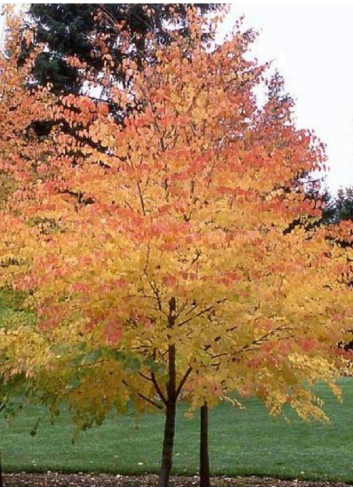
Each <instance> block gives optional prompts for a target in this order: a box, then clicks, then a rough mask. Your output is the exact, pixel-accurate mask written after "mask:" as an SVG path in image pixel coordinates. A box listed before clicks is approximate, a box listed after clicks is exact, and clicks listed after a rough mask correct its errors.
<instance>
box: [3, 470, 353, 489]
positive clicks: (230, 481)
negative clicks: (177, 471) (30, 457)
mask: <svg viewBox="0 0 353 489" xmlns="http://www.w3.org/2000/svg"><path fill="white" fill-rule="evenodd" d="M170 482H171V483H170V485H171V486H174V487H175V486H179V487H196V486H198V478H197V477H196V476H195V477H187V476H174V477H172V478H171V481H170ZM4 485H5V486H7V487H9V486H12V487H53V486H54V487H136V486H138V487H141V486H145V487H146V486H149V487H153V486H157V485H158V477H157V476H156V475H151V474H149V475H119V474H118V475H109V474H83V473H78V474H62V473H60V472H46V473H44V474H28V473H25V472H19V473H16V474H4ZM212 485H213V486H223V487H251V486H261V487H265V486H267V487H271V486H272V487H324V486H325V487H353V486H350V485H348V484H343V483H339V482H323V481H320V482H312V481H302V480H299V479H294V480H291V481H288V480H279V479H273V478H271V477H255V476H253V477H213V478H212Z"/></svg>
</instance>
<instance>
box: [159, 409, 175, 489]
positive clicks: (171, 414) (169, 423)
mask: <svg viewBox="0 0 353 489" xmlns="http://www.w3.org/2000/svg"><path fill="white" fill-rule="evenodd" d="M175 415H176V402H175V401H174V402H173V403H168V405H167V411H166V418H165V428H164V439H163V451H162V464H161V472H160V474H159V486H160V487H167V486H168V485H169V477H170V473H171V470H172V464H173V445H174V434H175Z"/></svg>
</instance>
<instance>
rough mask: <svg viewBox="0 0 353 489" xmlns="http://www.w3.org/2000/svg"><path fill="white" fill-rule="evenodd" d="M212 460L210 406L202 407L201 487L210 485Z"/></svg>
mask: <svg viewBox="0 0 353 489" xmlns="http://www.w3.org/2000/svg"><path fill="white" fill-rule="evenodd" d="M210 486H211V482H210V462H209V457H208V407H207V403H206V402H205V404H204V405H203V406H202V407H201V408H200V487H210Z"/></svg>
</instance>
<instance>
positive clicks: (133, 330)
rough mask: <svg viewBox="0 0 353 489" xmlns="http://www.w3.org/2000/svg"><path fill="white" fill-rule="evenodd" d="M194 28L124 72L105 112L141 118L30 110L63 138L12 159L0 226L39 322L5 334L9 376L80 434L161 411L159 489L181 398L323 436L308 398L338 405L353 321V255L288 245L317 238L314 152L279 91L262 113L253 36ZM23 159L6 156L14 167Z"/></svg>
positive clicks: (318, 151) (71, 100) (324, 246)
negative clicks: (314, 427)
mask: <svg viewBox="0 0 353 489" xmlns="http://www.w3.org/2000/svg"><path fill="white" fill-rule="evenodd" d="M188 19H189V23H190V24H189V25H190V34H189V36H188V37H187V38H185V37H184V36H180V34H179V33H178V32H175V31H171V32H170V36H171V37H173V42H171V43H170V44H169V45H167V46H162V47H159V48H156V50H155V51H154V52H155V57H156V61H155V63H154V64H152V65H149V64H147V63H146V64H143V65H142V69H141V68H139V67H138V66H137V64H136V62H135V61H134V60H130V59H127V60H125V61H124V64H123V68H124V72H125V73H126V74H127V76H128V77H129V83H128V86H127V85H122V84H116V85H115V86H114V85H113V86H112V87H111V95H112V97H113V99H114V101H115V102H117V103H118V104H119V106H121V107H123V108H124V106H125V105H126V104H131V101H132V100H133V104H134V105H135V106H136V107H137V109H136V110H135V111H131V112H130V113H128V114H125V117H124V119H123V121H119V120H116V118H114V117H112V116H111V114H110V112H109V107H108V103H105V102H104V101H100V102H98V101H94V100H92V99H91V98H90V97H88V96H84V95H73V94H70V95H67V96H63V97H61V98H60V100H57V99H55V98H54V103H55V100H57V102H58V103H57V104H55V105H53V100H52V98H51V96H49V94H48V93H47V92H46V91H43V92H40V93H38V92H34V93H35V96H36V97H37V99H38V102H37V103H38V104H39V106H40V107H42V105H44V106H45V105H47V106H48V105H49V107H50V114H51V117H52V118H53V119H55V120H58V121H60V123H59V124H58V125H55V126H54V127H53V128H52V131H51V133H50V138H49V139H48V138H45V139H44V142H43V145H42V146H40V145H39V146H38V145H37V146H36V147H35V149H36V151H37V153H36V157H35V158H30V159H26V158H24V157H23V158H18V157H17V151H15V152H14V155H15V160H14V161H15V164H14V165H11V164H10V165H7V166H6V168H7V169H8V172H9V173H10V175H11V178H13V180H14V185H15V190H14V191H12V192H9V196H8V198H7V203H6V206H5V209H3V210H2V211H1V214H0V231H1V233H2V236H3V239H4V243H6V247H5V246H3V247H2V248H0V258H1V260H2V262H3V263H4V267H3V274H2V277H1V281H2V282H1V283H2V284H3V285H7V286H8V287H13V288H14V289H16V290H21V291H23V292H24V293H26V294H28V298H27V300H26V306H27V307H31V308H32V309H33V311H34V312H35V314H36V322H35V325H34V326H28V325H27V326H24V325H20V326H19V327H16V328H15V329H14V330H12V331H8V330H7V331H3V330H2V331H1V334H2V335H3V337H4V338H5V339H6V342H5V343H3V344H4V345H5V346H3V347H2V348H3V349H5V351H6V352H7V355H8V358H9V369H8V372H9V374H8V375H9V376H11V372H15V371H16V367H15V365H16V362H17V360H18V359H17V355H18V354H16V353H15V350H16V348H15V347H16V345H17V347H18V348H21V350H20V351H21V358H23V360H22V362H21V369H22V371H24V372H26V371H28V372H29V373H30V376H31V377H32V379H33V386H34V387H33V389H34V392H36V391H37V393H38V395H39V394H40V393H41V395H42V399H43V400H44V401H46V402H49V403H51V404H52V405H53V406H55V404H56V403H57V402H59V401H60V400H65V401H67V402H68V403H69V407H70V408H71V409H72V411H73V415H74V420H75V421H76V422H77V423H78V424H79V426H81V427H87V426H90V425H92V424H93V423H95V422H97V423H100V422H102V420H103V419H104V417H105V415H106V414H107V412H109V410H110V409H111V408H112V407H115V408H116V409H118V410H122V409H123V408H124V406H125V405H126V402H127V400H128V399H132V400H133V401H134V403H135V405H136V407H137V409H138V410H143V409H146V408H147V407H152V406H153V407H157V408H160V409H163V410H164V412H165V416H166V420H165V431H164V441H163V449H162V467H161V473H160V484H161V485H163V486H165V485H167V484H168V481H169V475H170V472H171V468H172V453H173V442H174V433H175V413H176V408H177V401H178V400H179V399H180V397H181V396H182V397H183V398H184V399H185V400H187V401H188V402H189V403H190V409H191V410H193V409H198V408H200V407H202V406H204V405H205V403H207V406H209V407H212V406H214V405H215V404H217V403H218V402H219V401H220V400H223V399H225V398H228V399H229V400H232V399H231V398H230V396H231V395H232V394H233V393H237V394H238V396H240V397H243V396H250V395H255V396H258V397H259V398H261V399H263V400H264V402H265V403H266V405H267V406H268V409H269V412H270V413H271V414H278V413H279V412H280V411H281V409H282V407H283V405H285V404H289V405H291V406H292V407H293V409H295V410H296V411H297V412H298V414H299V415H300V416H302V417H305V418H308V417H310V416H313V417H316V418H321V419H326V418H325V416H324V413H323V411H322V409H321V404H320V400H318V399H317V398H316V396H315V394H314V393H313V392H312V390H311V388H312V386H313V385H314V384H315V382H317V381H318V380H323V381H325V382H327V383H328V384H329V385H330V386H331V388H332V389H333V391H334V392H335V393H336V394H337V395H338V390H337V388H336V387H335V384H334V379H335V376H336V375H337V373H338V369H339V367H340V365H341V363H342V362H343V359H342V357H341V356H340V355H338V352H339V353H345V352H342V351H340V350H339V349H338V348H335V345H337V343H338V340H339V339H341V338H342V337H344V335H345V334H346V330H347V329H349V326H350V324H351V320H352V314H353V311H352V307H353V306H352V305H351V304H353V301H351V300H348V298H350V296H351V294H352V291H351V289H350V288H349V287H347V285H346V283H344V282H342V280H341V274H342V272H343V271H345V270H348V263H347V252H346V250H345V249H344V248H340V247H338V246H337V245H336V244H335V242H334V240H331V241H330V240H327V233H326V230H325V229H324V228H318V229H317V228H314V229H312V230H310V232H306V231H305V229H303V228H302V227H300V226H295V227H294V228H293V229H292V230H291V232H287V230H288V226H289V225H290V223H292V222H293V221H294V220H300V222H303V223H305V222H311V221H314V220H316V219H319V218H320V210H319V209H317V208H316V206H315V202H314V201H313V200H312V199H307V198H306V194H305V189H304V183H303V184H301V183H300V179H299V178H298V176H299V175H302V174H303V173H308V172H310V171H312V170H315V169H318V167H320V163H321V161H322V160H323V159H324V154H323V149H322V146H321V145H320V143H319V142H318V141H317V140H316V139H315V137H314V136H313V135H312V134H311V133H310V132H308V131H299V130H297V129H296V128H295V125H294V123H293V122H292V119H291V105H290V104H288V103H287V102H286V101H285V100H283V103H281V104H278V93H279V89H280V85H281V81H280V80H279V79H278V78H276V77H275V78H273V79H271V80H267V82H268V85H269V88H270V90H269V97H268V102H267V103H266V104H265V105H264V106H263V107H258V106H257V104H256V98H255V96H254V94H253V89H254V88H255V87H256V86H258V85H259V84H260V83H261V82H262V80H264V79H265V80H266V73H265V70H266V67H265V66H259V65H257V63H256V62H254V61H249V60H248V58H247V56H246V52H247V49H248V46H249V44H250V43H251V42H252V41H253V39H254V37H255V35H254V33H253V32H252V31H247V32H242V31H241V30H240V27H239V28H238V31H237V32H236V33H235V34H234V36H233V37H232V38H231V39H230V40H228V41H227V42H225V43H224V44H222V45H221V46H217V47H214V48H212V46H207V45H205V43H204V42H203V38H204V31H205V29H209V30H211V26H209V25H207V24H204V23H200V20H199V19H198V16H197V13H196V12H195V10H193V9H191V8H190V10H189V11H188ZM150 42H151V43H154V42H155V41H154V38H153V36H152V37H151V39H150ZM211 48H212V49H211ZM70 62H71V63H72V64H74V65H75V64H76V66H77V65H78V66H80V67H81V69H84V67H83V66H82V65H81V64H79V61H77V60H73V59H71V60H70ZM5 89H6V90H7V91H9V90H10V91H11V86H6V87H5ZM22 89H23V84H22ZM277 89H278V90H277ZM27 90H28V88H27ZM7 93H8V92H7ZM274 111H275V112H276V113H275V114H274ZM64 123H65V124H67V125H68V127H72V128H74V129H75V133H74V134H71V133H70V131H67V130H61V127H62V126H63V125H64ZM8 124H10V121H9V120H8ZM27 125H28V124H27ZM77 134H78V135H79V136H80V137H79V138H77V137H76V136H77ZM17 135H18V136H17V137H18V139H19V141H20V143H19V147H20V148H21V144H22V141H23V131H22V132H21V131H18V133H17ZM97 148H99V149H97ZM11 154H12V152H10V150H9V149H8V147H7V146H6V145H4V147H3V148H2V153H1V159H2V164H3V165H4V164H5V163H4V162H7V161H8V160H10V161H12V159H11V158H13V157H11ZM9 250H10V251H9ZM343 298H344V300H343ZM342 304H345V305H344V307H342ZM26 334H28V335H30V337H31V338H32V341H33V344H34V345H35V347H34V348H33V349H31V351H30V352H27V353H25V354H24V355H23V357H22V351H23V349H24V344H25V343H26V342H25V340H24V338H26ZM26 341H28V339H27V340H26ZM26 344H27V343H26ZM11 361H12V363H11ZM117 386H119V387H117ZM233 402H235V401H233Z"/></svg>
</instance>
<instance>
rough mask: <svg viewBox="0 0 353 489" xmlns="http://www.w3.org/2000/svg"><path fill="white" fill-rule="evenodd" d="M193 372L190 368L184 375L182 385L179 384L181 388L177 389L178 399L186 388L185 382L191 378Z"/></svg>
mask: <svg viewBox="0 0 353 489" xmlns="http://www.w3.org/2000/svg"><path fill="white" fill-rule="evenodd" d="M191 372H192V367H189V368H188V369H187V371H186V372H185V374H184V376H183V378H182V379H181V381H180V384H179V386H178V388H177V390H176V393H175V395H176V397H178V396H179V394H180V392H181V389H182V388H183V387H184V385H185V382H186V381H187V380H188V377H189V375H190V374H191Z"/></svg>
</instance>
